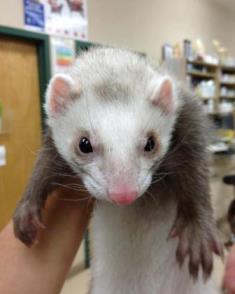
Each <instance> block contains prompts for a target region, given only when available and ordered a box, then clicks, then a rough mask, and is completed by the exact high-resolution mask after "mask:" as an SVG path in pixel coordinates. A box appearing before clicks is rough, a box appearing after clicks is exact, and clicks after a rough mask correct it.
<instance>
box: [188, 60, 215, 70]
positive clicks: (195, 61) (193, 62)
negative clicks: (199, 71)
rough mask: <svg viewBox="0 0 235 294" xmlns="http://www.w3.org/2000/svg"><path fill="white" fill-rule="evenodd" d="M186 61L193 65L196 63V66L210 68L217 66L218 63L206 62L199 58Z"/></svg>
mask: <svg viewBox="0 0 235 294" xmlns="http://www.w3.org/2000/svg"><path fill="white" fill-rule="evenodd" d="M187 62H188V63H191V64H193V65H198V66H206V67H210V68H214V69H216V68H217V67H218V64H214V63H208V62H204V61H200V60H189V59H188V60H187Z"/></svg>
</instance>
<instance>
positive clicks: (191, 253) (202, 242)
mask: <svg viewBox="0 0 235 294" xmlns="http://www.w3.org/2000/svg"><path fill="white" fill-rule="evenodd" d="M170 237H172V238H174V237H178V238H179V243H178V247H177V250H176V259H177V261H178V263H179V265H180V266H182V264H183V262H184V260H185V258H186V256H188V258H189V263H188V267H189V273H190V275H191V277H192V278H193V279H194V280H196V279H197V278H198V273H199V268H200V267H201V268H202V272H203V278H204V280H205V281H206V280H207V279H208V278H209V277H210V275H211V272H212V269H213V253H215V254H217V255H218V256H221V257H223V249H222V244H221V243H220V242H219V240H218V238H217V234H216V228H215V226H214V225H210V226H208V225H205V224H201V223H199V222H190V221H189V222H187V223H186V225H183V223H182V220H180V219H178V220H176V223H175V224H174V226H173V229H172V230H171V232H170Z"/></svg>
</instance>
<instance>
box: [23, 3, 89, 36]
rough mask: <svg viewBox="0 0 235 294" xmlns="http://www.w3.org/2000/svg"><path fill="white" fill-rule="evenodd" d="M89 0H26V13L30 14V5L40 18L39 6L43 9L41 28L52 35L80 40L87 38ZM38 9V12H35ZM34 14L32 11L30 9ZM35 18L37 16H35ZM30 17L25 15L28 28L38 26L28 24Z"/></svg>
mask: <svg viewBox="0 0 235 294" xmlns="http://www.w3.org/2000/svg"><path fill="white" fill-rule="evenodd" d="M86 1H87V0H24V13H25V15H26V13H27V15H29V12H28V11H29V8H28V7H29V6H30V7H31V10H33V14H35V15H36V16H37V17H38V18H39V16H38V14H39V8H38V7H41V9H42V10H43V12H42V13H43V21H41V25H42V27H41V29H42V30H44V31H45V32H46V33H48V34H51V35H57V36H61V37H68V38H73V39H79V40H87V27H88V21H87V2H86ZM35 10H36V12H35ZM30 14H32V11H30ZM34 18H35V17H34ZM27 22H29V20H28V18H26V17H25V27H26V28H30V29H32V28H34V29H35V28H37V24H35V22H33V21H31V22H33V24H32V25H31V26H28V24H27Z"/></svg>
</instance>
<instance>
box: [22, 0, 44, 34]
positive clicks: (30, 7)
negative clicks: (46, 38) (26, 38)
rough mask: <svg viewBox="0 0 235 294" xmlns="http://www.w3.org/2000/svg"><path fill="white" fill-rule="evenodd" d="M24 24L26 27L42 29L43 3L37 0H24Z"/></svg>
mask: <svg viewBox="0 0 235 294" xmlns="http://www.w3.org/2000/svg"><path fill="white" fill-rule="evenodd" d="M24 24H25V27H26V28H27V29H33V30H37V31H44V29H45V11H44V5H43V4H42V3H39V2H37V1H32V0H24Z"/></svg>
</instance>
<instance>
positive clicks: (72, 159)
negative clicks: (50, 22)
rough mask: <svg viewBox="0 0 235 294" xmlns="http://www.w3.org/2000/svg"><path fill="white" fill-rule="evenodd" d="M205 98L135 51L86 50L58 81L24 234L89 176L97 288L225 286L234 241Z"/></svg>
mask: <svg viewBox="0 0 235 294" xmlns="http://www.w3.org/2000/svg"><path fill="white" fill-rule="evenodd" d="M198 99H199V98H197V97H194V96H193V95H192V94H191V93H190V91H188V90H187V89H186V88H185V87H183V86H182V85H180V83H179V82H178V81H177V79H176V78H174V77H173V76H172V75H170V74H169V73H167V72H166V71H165V70H162V69H158V68H156V67H155V66H154V65H153V64H152V63H151V62H149V61H148V60H147V59H146V58H144V57H141V56H139V55H138V54H135V53H133V52H130V51H128V50H123V49H115V48H106V47H102V48H96V49H91V50H90V51H88V52H86V53H83V55H82V56H80V57H79V58H78V60H77V62H76V64H75V66H74V68H73V70H71V72H70V73H69V74H57V75H55V76H54V77H53V78H52V79H51V81H50V83H49V86H48V89H47V92H46V102H45V110H46V113H47V117H48V118H47V125H48V131H47V133H46V134H45V138H44V143H43V147H42V149H41V151H40V153H39V155H38V159H37V162H36V165H35V168H34V171H33V174H32V177H31V179H30V181H29V183H28V186H27V189H26V192H25V194H24V196H23V198H22V200H21V201H20V202H19V204H18V206H17V208H16V211H15V214H14V218H13V219H14V231H15V235H16V237H18V238H19V239H20V240H21V241H23V242H24V243H25V244H26V245H27V246H31V245H32V244H33V243H34V241H35V239H36V236H37V231H38V230H39V228H40V227H42V226H43V224H42V219H41V211H42V209H43V207H44V204H45V201H46V199H47V196H48V195H49V194H50V192H51V191H53V190H54V189H55V187H56V185H59V184H61V183H64V182H66V178H68V177H71V178H73V179H75V178H81V180H82V182H83V184H84V187H85V188H86V189H87V190H88V191H89V193H90V195H92V196H93V197H94V198H96V207H95V209H94V212H93V217H92V239H93V247H94V248H93V252H94V260H93V262H92V281H93V283H92V290H91V293H92V294H110V293H112V294H130V293H132V294H143V293H144V294H153V293H159V294H171V293H175V292H176V291H177V293H180V294H194V293H195V294H200V293H207V294H212V293H218V292H217V289H216V288H215V287H214V285H213V283H212V279H211V278H209V277H210V274H211V272H212V266H213V256H212V255H213V253H215V254H217V255H221V254H222V249H221V245H220V242H219V241H218V238H217V233H216V226H215V222H214V219H213V211H212V207H211V202H210V191H209V181H208V166H207V151H206V147H207V137H208V128H207V121H206V116H205V114H204V112H203V108H202V105H201V103H200V102H199V100H198Z"/></svg>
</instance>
